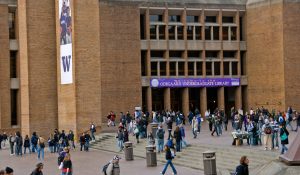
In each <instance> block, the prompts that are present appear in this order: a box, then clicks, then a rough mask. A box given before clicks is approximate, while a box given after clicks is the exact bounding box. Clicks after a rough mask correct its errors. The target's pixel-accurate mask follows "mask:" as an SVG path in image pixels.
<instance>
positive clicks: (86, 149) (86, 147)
mask: <svg viewBox="0 0 300 175" xmlns="http://www.w3.org/2000/svg"><path fill="white" fill-rule="evenodd" d="M89 147H90V142H85V144H84V150H85V151H89Z"/></svg>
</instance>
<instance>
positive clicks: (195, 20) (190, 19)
mask: <svg viewBox="0 0 300 175" xmlns="http://www.w3.org/2000/svg"><path fill="white" fill-rule="evenodd" d="M186 22H187V23H198V22H199V16H186Z"/></svg>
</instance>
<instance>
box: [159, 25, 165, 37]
mask: <svg viewBox="0 0 300 175" xmlns="http://www.w3.org/2000/svg"><path fill="white" fill-rule="evenodd" d="M158 30H159V39H162V40H164V39H166V35H165V34H166V31H165V30H166V26H164V25H160V26H159V27H158Z"/></svg>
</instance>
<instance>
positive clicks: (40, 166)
mask: <svg viewBox="0 0 300 175" xmlns="http://www.w3.org/2000/svg"><path fill="white" fill-rule="evenodd" d="M43 168H44V164H43V163H38V164H37V165H36V168H35V169H34V170H33V171H32V173H31V174H30V175H43V171H42V170H43Z"/></svg>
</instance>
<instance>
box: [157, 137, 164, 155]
mask: <svg viewBox="0 0 300 175" xmlns="http://www.w3.org/2000/svg"><path fill="white" fill-rule="evenodd" d="M157 148H158V152H162V151H163V150H164V139H157Z"/></svg>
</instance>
